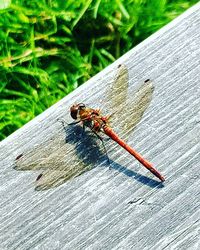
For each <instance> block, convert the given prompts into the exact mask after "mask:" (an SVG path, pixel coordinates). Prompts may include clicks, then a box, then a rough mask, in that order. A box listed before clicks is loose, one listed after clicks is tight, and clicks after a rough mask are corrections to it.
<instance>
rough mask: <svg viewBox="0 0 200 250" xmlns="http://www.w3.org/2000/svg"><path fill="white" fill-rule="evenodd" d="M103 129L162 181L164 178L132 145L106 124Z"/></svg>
mask: <svg viewBox="0 0 200 250" xmlns="http://www.w3.org/2000/svg"><path fill="white" fill-rule="evenodd" d="M103 130H104V132H105V134H106V135H108V136H109V137H110V138H111V139H113V140H114V141H115V142H117V143H118V144H119V145H120V146H121V147H123V148H124V149H125V150H126V151H128V152H129V153H130V154H131V155H133V156H134V157H135V158H136V159H137V160H138V161H139V162H140V163H141V164H142V165H143V166H144V167H146V168H147V169H148V170H149V171H150V172H151V173H152V174H154V175H155V176H156V177H158V178H159V179H160V180H161V181H164V180H165V178H164V177H163V176H162V175H161V174H160V173H159V172H158V171H157V170H156V169H155V168H154V167H153V165H152V164H151V163H150V162H149V161H147V160H146V159H144V158H143V157H142V155H141V154H139V153H138V152H137V151H135V150H134V149H133V148H132V147H130V146H129V145H128V144H127V143H126V142H125V141H123V140H122V139H120V138H119V136H118V135H117V134H116V133H115V132H114V131H113V130H112V129H111V128H110V127H108V126H106V125H105V126H103Z"/></svg>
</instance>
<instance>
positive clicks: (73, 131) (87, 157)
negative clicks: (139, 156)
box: [64, 125, 164, 188]
mask: <svg viewBox="0 0 200 250" xmlns="http://www.w3.org/2000/svg"><path fill="white" fill-rule="evenodd" d="M64 129H65V133H66V137H65V141H66V143H72V144H74V145H75V150H76V153H77V156H78V157H79V159H80V160H81V161H83V163H84V164H87V165H91V168H93V167H95V166H98V165H99V164H102V162H103V161H107V162H108V158H107V155H106V154H105V152H104V150H103V147H102V145H101V141H100V140H99V139H98V138H97V136H96V135H95V134H93V133H92V132H91V131H88V130H86V131H84V130H83V128H82V127H81V126H78V125H76V126H72V125H68V126H67V127H65V128H64ZM107 166H108V167H109V166H110V168H112V169H114V170H117V171H118V172H120V173H123V174H125V175H126V176H128V177H131V178H133V179H134V180H136V181H138V182H140V183H142V184H145V185H147V186H149V187H151V188H155V187H156V188H162V187H164V185H163V183H161V182H160V181H156V180H154V179H152V178H149V177H146V176H144V175H141V174H139V173H137V172H134V171H133V170H130V169H127V168H126V167H124V166H122V165H120V164H119V163H117V162H115V161H113V160H111V159H109V162H108V163H107Z"/></svg>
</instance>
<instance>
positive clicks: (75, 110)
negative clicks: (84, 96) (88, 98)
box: [70, 103, 86, 120]
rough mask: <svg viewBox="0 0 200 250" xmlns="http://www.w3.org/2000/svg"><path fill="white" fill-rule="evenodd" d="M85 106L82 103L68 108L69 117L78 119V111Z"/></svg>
mask: <svg viewBox="0 0 200 250" xmlns="http://www.w3.org/2000/svg"><path fill="white" fill-rule="evenodd" d="M85 108H86V107H85V104H84V103H79V104H74V105H73V106H71V108H70V114H71V117H72V118H73V119H74V120H76V119H77V118H78V117H79V112H80V110H83V109H85Z"/></svg>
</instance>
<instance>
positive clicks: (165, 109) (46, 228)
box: [0, 4, 200, 250]
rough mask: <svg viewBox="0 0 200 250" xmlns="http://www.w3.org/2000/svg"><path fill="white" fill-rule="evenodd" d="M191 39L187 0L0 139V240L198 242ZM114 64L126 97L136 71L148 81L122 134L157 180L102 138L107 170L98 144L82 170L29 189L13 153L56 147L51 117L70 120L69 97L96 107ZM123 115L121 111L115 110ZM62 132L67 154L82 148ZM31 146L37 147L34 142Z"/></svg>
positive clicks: (197, 35)
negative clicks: (146, 98)
mask: <svg viewBox="0 0 200 250" xmlns="http://www.w3.org/2000/svg"><path fill="white" fill-rule="evenodd" d="M199 41H200V4H197V5H195V6H194V7H192V8H191V9H189V10H188V11H187V12H185V13H184V14H183V15H181V16H180V17H178V18H177V19H175V20H174V21H173V22H171V23H170V24H169V25H167V26H165V27H164V28H163V29H161V30H159V31H158V32H157V33H155V34H154V35H152V36H151V37H149V38H148V39H146V40H145V41H144V42H142V43H141V44H140V45H138V46H137V47H135V48H134V49H132V50H131V51H129V52H128V53H127V54H125V55H124V56H123V57H121V58H120V59H119V60H117V61H116V62H115V63H113V64H112V65H110V66H109V67H108V68H106V69H105V70H103V71H102V72H100V73H99V74H97V75H96V76H95V77H93V78H92V79H90V80H89V81H88V82H87V83H85V84H84V85H82V86H81V87H80V88H78V89H77V90H76V91H74V92H73V93H71V94H70V95H69V96H67V97H65V98H64V99H62V100H61V101H60V102H58V103H57V104H55V105H54V106H52V107H51V108H49V109H48V110H46V111H45V112H44V113H42V114H41V115H39V116H38V117H36V118H35V119H34V120H32V121H31V122H29V123H28V124H27V125H25V126H24V127H23V128H21V129H19V130H18V131H16V132H15V133H14V134H12V135H11V136H9V137H8V138H7V139H5V140H4V141H2V142H1V144H0V162H1V163H0V183H1V188H0V197H1V199H0V203H1V205H0V209H1V211H0V215H1V216H0V225H1V227H0V242H1V244H0V249H2V250H4V249H9V250H10V249H12V250H13V249H20V250H23V249H45V250H46V249H95V250H96V249H137V250H138V249H139V250H140V249H142V250H143V249H151V250H153V249H156V250H157V249H181V250H182V249H199V248H200V241H199V230H200V210H199V205H200V204H199V203H200V188H199V187H200V183H199V182H200V178H199V162H200V98H199V96H200V85H199V82H200V45H199ZM119 64H125V65H126V66H127V68H128V71H129V87H128V101H129V102H131V101H132V98H133V97H132V93H133V92H134V91H135V90H136V89H137V88H138V86H140V85H141V83H142V82H143V81H144V80H146V79H151V80H152V83H153V85H154V92H153V99H152V101H151V103H150V106H149V107H148V109H147V110H146V112H145V113H144V116H143V119H142V120H141V122H140V123H139V124H138V126H137V128H136V129H135V131H134V133H132V134H131V135H130V136H129V138H128V141H129V144H130V145H132V146H134V148H135V149H136V150H137V151H138V152H140V153H141V154H143V155H144V156H145V157H146V158H147V159H148V160H149V161H151V162H152V163H153V164H154V166H155V167H156V168H157V169H158V170H159V171H161V172H162V173H163V174H164V175H165V177H166V182H165V183H164V185H161V184H159V182H157V181H156V179H155V178H154V177H153V176H152V175H151V173H148V171H147V170H145V169H144V168H142V166H141V165H140V164H139V163H138V162H137V161H136V160H135V159H133V158H131V157H129V155H128V154H127V153H126V152H124V151H123V149H121V148H120V147H118V146H117V145H115V144H114V142H111V141H107V142H106V144H107V145H108V146H107V147H108V151H109V152H108V153H109V157H110V159H111V169H110V170H109V168H108V164H107V163H106V158H105V157H104V155H103V154H102V153H101V152H100V157H99V158H98V157H97V158H98V159H99V160H98V161H97V163H96V164H94V168H92V169H91V170H90V171H87V172H85V173H84V174H82V175H80V176H78V177H77V178H75V179H73V180H70V181H68V182H65V183H64V184H62V185H60V186H58V187H55V188H51V189H48V190H47V191H35V189H34V186H35V184H34V181H35V179H36V177H37V176H38V174H39V173H40V170H38V169H37V170H34V171H33V170H26V171H25V169H23V170H22V171H17V170H16V169H14V165H15V158H16V156H17V155H19V154H21V153H26V152H32V154H33V155H35V154H37V157H38V159H40V157H41V156H42V155H43V156H44V154H47V155H50V156H51V155H52V154H53V152H54V150H55V147H56V149H57V148H59V147H60V148H62V145H63V142H64V141H65V140H66V134H65V133H64V131H63V127H62V126H61V124H60V122H58V121H57V119H58V118H62V119H64V120H65V121H66V122H70V121H71V118H70V116H69V107H70V106H71V104H72V103H74V102H80V101H81V102H85V103H86V104H88V105H90V106H91V107H94V108H98V107H99V108H101V107H103V105H104V100H105V95H106V94H107V92H108V90H109V88H110V86H111V85H112V81H113V79H114V76H115V74H116V69H117V66H118V65H119ZM105 112H108V110H106V111H105ZM125 117H126V112H124V114H123V115H122V117H121V119H122V120H123V119H125ZM74 133H76V131H74ZM74 138H75V137H74ZM68 139H69V138H68ZM71 140H72V141H71V144H70V145H71V147H72V151H70V152H72V153H71V155H70V154H69V155H66V159H68V161H69V163H70V159H71V158H73V154H77V153H78V152H84V153H85V154H87V153H86V152H88V151H87V150H85V151H80V148H79V149H78V148H77V147H81V150H83V148H84V144H81V142H77V141H76V140H75V139H74V141H73V137H72V138H71ZM77 143H78V146H77ZM94 143H95V142H94ZM41 145H44V149H43V151H40V150H37V149H38V148H39V147H40V146H41ZM89 146H90V145H89ZM97 146H98V145H97ZM97 148H98V147H97ZM34 149H35V150H34ZM96 153H97V155H98V153H99V152H98V150H97V152H96ZM80 157H82V158H83V159H84V154H83V155H82V156H80ZM89 157H90V156H89ZM97 158H95V157H94V159H93V162H94V163H95V161H96V159H97ZM85 160H86V163H87V159H85ZM86 165H87V164H86ZM91 165H93V163H91Z"/></svg>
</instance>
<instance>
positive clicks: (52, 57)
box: [0, 0, 198, 140]
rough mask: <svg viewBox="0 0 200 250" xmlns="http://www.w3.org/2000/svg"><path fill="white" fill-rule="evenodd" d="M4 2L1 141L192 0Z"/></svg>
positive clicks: (1, 16) (0, 10)
mask: <svg viewBox="0 0 200 250" xmlns="http://www.w3.org/2000/svg"><path fill="white" fill-rule="evenodd" d="M2 1H4V4H2V3H3V2H2ZM8 1H9V0H1V4H0V96H1V98H0V139H1V140H2V139H4V138H5V137H6V136H8V135H9V134H11V133H12V132H13V131H15V130H16V129H17V128H19V127H21V126H22V125H23V124H25V123H26V122H28V121H29V120H31V119H32V118H34V117H35V116H36V115H38V114H40V113H41V112H42V111H44V110H45V109H46V108H48V107H49V106H51V105H52V104H54V103H55V102H57V101H58V100H59V99H61V98H62V97H64V96H65V95H67V94H68V93H70V92H71V91H73V90H74V89H75V88H76V87H77V86H79V85H81V84H82V83H84V82H85V81H86V80H88V79H89V78H90V77H91V76H93V75H95V74H96V73H97V72H99V71H101V70H102V69H103V68H105V67H106V66H107V65H109V64H110V63H112V62H113V61H115V60H116V59H117V58H118V57H120V56H121V55H123V54H124V53H125V52H127V51H128V50H130V49H131V48H132V47H134V46H135V45H137V44H138V43H140V42H141V41H142V40H144V39H145V38H147V37H148V36H149V35H151V34H152V33H154V32H155V31H156V30H158V29H159V28H161V27H162V26H163V25H165V24H166V23H168V22H170V21H171V20H172V19H174V18H175V17H176V16H178V15H180V14H181V13H182V12H183V11H185V10H186V9H188V8H189V7H190V6H192V5H193V4H194V3H197V2H198V1H197V0H193V1H184V0H178V1H177V0H171V1H169V0H168V1H167V0H110V1H108V0H79V1H73V0H67V1H63V0H54V1H53V0H46V1H45V0H40V1H38V0H32V1H27V0H13V1H12V4H10V5H9V4H7V5H8V6H7V8H5V6H6V3H7V2H8Z"/></svg>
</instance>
